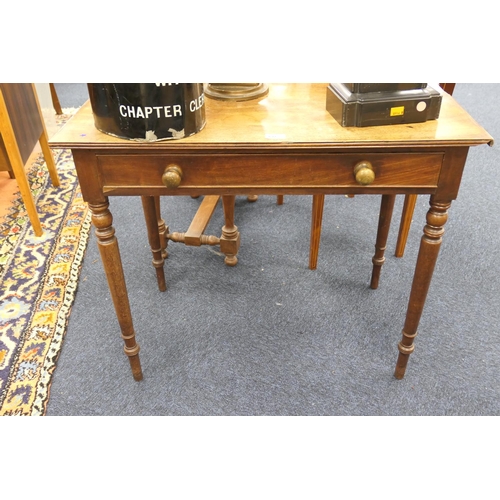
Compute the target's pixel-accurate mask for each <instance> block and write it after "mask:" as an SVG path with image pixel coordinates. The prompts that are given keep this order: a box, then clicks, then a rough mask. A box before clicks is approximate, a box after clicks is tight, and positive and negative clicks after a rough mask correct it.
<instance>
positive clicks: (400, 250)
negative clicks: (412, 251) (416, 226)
mask: <svg viewBox="0 0 500 500" xmlns="http://www.w3.org/2000/svg"><path fill="white" fill-rule="evenodd" d="M416 203H417V195H416V194H407V195H405V202H404V204H403V212H402V214H401V222H400V224H399V234H398V241H397V243H396V251H395V252H394V255H395V256H396V257H402V256H403V255H404V253H405V248H406V241H407V240H408V233H409V232H410V227H411V220H412V217H413V212H414V211H415V205H416Z"/></svg>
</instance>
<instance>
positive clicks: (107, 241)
mask: <svg viewBox="0 0 500 500" xmlns="http://www.w3.org/2000/svg"><path fill="white" fill-rule="evenodd" d="M108 207H109V202H108V200H107V199H106V201H105V202H104V203H99V204H90V203H89V208H90V211H91V213H92V222H93V223H94V226H95V227H96V232H95V233H96V236H97V240H98V241H97V243H98V246H99V252H100V254H101V259H102V263H103V267H104V271H105V273H106V277H107V279H108V285H109V290H110V292H111V298H112V299H113V304H114V307H115V311H116V317H117V318H118V323H119V324H120V329H121V332H122V338H123V340H124V341H125V346H124V351H125V354H126V355H127V356H128V357H129V362H130V367H131V369H132V375H133V376H134V379H135V380H142V369H141V362H140V360H139V345H138V344H137V343H136V341H135V331H134V325H133V322H132V313H131V311H130V303H129V300H128V293H127V287H126V284H125V276H124V274H123V267H122V261H121V257H120V250H119V248H118V241H117V239H116V237H115V229H114V227H113V226H112V224H113V216H112V215H111V212H110V211H109V209H108Z"/></svg>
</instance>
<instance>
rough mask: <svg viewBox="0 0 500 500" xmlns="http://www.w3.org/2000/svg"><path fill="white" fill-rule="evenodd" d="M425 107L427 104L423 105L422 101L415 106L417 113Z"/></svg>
mask: <svg viewBox="0 0 500 500" xmlns="http://www.w3.org/2000/svg"><path fill="white" fill-rule="evenodd" d="M426 107H427V103H425V102H424V101H420V102H419V103H418V104H417V111H423V110H424V109H425V108H426Z"/></svg>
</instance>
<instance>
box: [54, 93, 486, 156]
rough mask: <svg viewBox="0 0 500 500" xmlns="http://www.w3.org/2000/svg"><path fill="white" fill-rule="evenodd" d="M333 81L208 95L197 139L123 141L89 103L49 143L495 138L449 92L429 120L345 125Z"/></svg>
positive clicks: (270, 145) (366, 143)
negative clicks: (331, 93) (333, 111)
mask: <svg viewBox="0 0 500 500" xmlns="http://www.w3.org/2000/svg"><path fill="white" fill-rule="evenodd" d="M327 86H328V84H325V83H323V84H321V83H311V84H302V83H301V84H272V85H270V90H269V94H268V95H267V96H266V97H265V98H263V99H259V100H252V101H244V102H231V101H217V100H213V99H209V98H206V99H205V103H206V104H205V108H206V119H207V120H206V125H205V127H204V129H203V130H201V131H200V132H198V133H197V134H194V135H192V136H191V137H186V138H183V139H176V140H166V141H157V142H153V143H151V142H149V143H147V142H138V141H133V140H127V139H120V138H117V137H113V136H111V135H108V134H104V133H102V132H100V131H99V130H97V129H96V128H95V126H94V119H93V115H92V109H91V106H90V102H87V103H86V104H85V105H84V106H82V108H81V109H80V110H79V111H78V112H77V113H76V114H75V116H74V117H72V118H71V119H70V120H69V121H68V123H67V124H66V125H65V126H64V127H62V129H61V130H60V131H59V132H57V133H56V134H55V135H54V137H53V138H52V139H51V140H50V141H49V142H50V145H51V147H57V148H72V149H79V148H82V149H97V148H98V149H120V148H123V147H124V146H125V147H126V148H127V149H128V148H133V149H147V148H152V147H154V148H155V149H166V150H168V149H172V148H175V149H183V148H184V147H186V149H193V148H202V147H203V148H208V149H217V148H223V149H232V148H237V147H241V146H242V145H243V146H245V147H248V148H250V149H251V148H252V147H258V148H265V149H274V148H279V147H283V146H284V145H286V147H297V148H300V147H307V146H311V145H314V146H315V147H318V146H319V147H321V146H322V145H324V146H325V147H335V146H342V147H346V146H347V147H356V146H357V147H401V146H407V147H408V146H412V145H418V146H435V145H440V146H475V145H480V144H489V145H492V144H493V138H492V137H491V136H490V135H489V134H488V133H487V132H486V131H485V130H484V129H483V128H482V127H481V126H480V125H478V124H477V123H476V122H475V121H474V119H473V118H472V117H471V116H470V115H469V114H468V113H467V112H466V111H465V110H464V109H463V108H462V107H461V106H460V105H459V104H458V103H457V102H456V101H455V100H454V99H453V98H452V97H450V96H449V95H448V94H446V93H444V92H443V100H442V105H441V111H440V116H439V118H438V119H437V120H429V121H427V122H424V123H413V124H401V125H384V126H375V127H341V126H340V125H339V124H338V123H337V121H336V120H335V119H334V118H333V117H332V116H331V115H330V114H329V113H328V111H326V90H327Z"/></svg>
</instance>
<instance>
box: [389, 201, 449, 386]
mask: <svg viewBox="0 0 500 500" xmlns="http://www.w3.org/2000/svg"><path fill="white" fill-rule="evenodd" d="M450 206H451V202H448V201H444V202H438V201H435V200H434V199H433V197H432V196H431V199H430V209H429V211H428V212H427V224H426V226H425V227H424V234H423V236H422V239H421V241H420V250H419V253H418V258H417V265H416V267H415V274H414V276H413V284H412V287H411V293H410V299H409V302H408V310H407V313H406V321H405V325H404V328H403V332H402V333H403V338H402V340H401V342H400V343H399V345H398V348H399V356H398V360H397V363H396V370H395V372H394V376H395V377H396V378H397V379H402V378H403V377H404V374H405V371H406V365H407V363H408V359H409V357H410V354H411V353H412V352H413V350H414V349H415V345H414V344H413V341H414V339H415V337H416V336H417V328H418V324H419V322H420V317H421V316H422V311H423V309H424V304H425V299H426V297H427V292H428V291H429V286H430V283H431V279H432V274H433V272H434V266H435V265H436V260H437V257H438V253H439V248H440V247H441V242H442V236H443V233H444V227H443V226H444V225H445V224H446V221H447V219H448V209H449V208H450Z"/></svg>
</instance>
